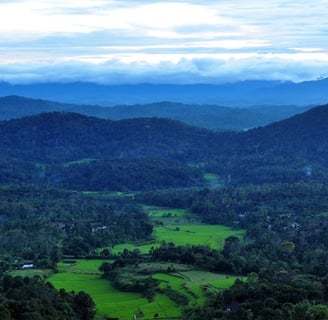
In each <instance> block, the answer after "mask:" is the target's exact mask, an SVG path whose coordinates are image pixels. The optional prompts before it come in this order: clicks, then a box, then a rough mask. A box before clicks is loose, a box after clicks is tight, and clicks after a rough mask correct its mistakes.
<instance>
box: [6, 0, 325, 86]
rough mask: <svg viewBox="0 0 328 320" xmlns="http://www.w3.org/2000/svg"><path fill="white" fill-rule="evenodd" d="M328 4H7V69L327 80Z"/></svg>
mask: <svg viewBox="0 0 328 320" xmlns="http://www.w3.org/2000/svg"><path fill="white" fill-rule="evenodd" d="M327 4H328V1H327V0H309V1H307V2H301V1H296V0H290V1H285V0H268V1H266V2H263V1H259V0H254V1H251V2H246V1H243V0H222V1H214V0H213V1H209V0H205V1H196V0H194V1H178V0H176V1H160V0H159V1H148V0H143V1H141V0H133V1H132V0H126V1H117V0H116V1H114V0H113V1H108V0H93V1H91V0H88V1H87V0H81V1H73V0H57V1H54V0H42V1H41V0H21V1H15V0H14V1H1V2H0V42H1V43H2V46H1V47H0V68H1V69H2V71H3V75H2V77H3V79H5V78H6V79H11V81H27V79H28V78H30V79H33V80H38V81H40V80H42V77H43V76H44V75H47V77H53V78H55V77H56V76H57V77H58V79H62V80H63V79H64V78H65V77H64V76H61V75H60V74H59V73H57V72H56V68H59V69H61V68H62V67H63V66H65V68H64V69H65V70H67V69H70V70H72V74H71V76H72V77H75V78H77V77H78V76H81V77H83V79H85V77H89V78H88V79H98V81H100V80H99V79H101V81H108V79H110V81H114V79H115V77H116V79H117V81H123V80H124V81H136V80H137V79H139V80H140V81H145V80H147V79H151V80H152V81H155V82H156V81H157V82H161V81H168V80H169V79H170V76H171V75H173V74H174V77H172V78H174V79H176V80H179V81H191V80H192V81H198V82H202V81H218V80H217V79H218V78H220V77H221V78H222V79H226V78H229V77H230V78H232V77H235V79H241V78H245V77H253V78H259V77H263V78H279V77H281V78H284V79H285V78H286V79H291V80H295V81H299V80H300V79H306V77H308V78H315V77H319V76H328V72H327V67H326V64H327V60H328V59H327V56H328V42H327V41H326V39H327V36H328V28H327V27H326V18H327V16H328V6H327ZM69 66H71V68H70V67H69ZM79 69H81V70H79ZM179 72H180V73H181V76H178V74H179ZM156 77H157V78H156ZM44 79H47V78H46V77H45V76H44ZM122 79H123V80H122ZM129 79H130V80H129ZM53 80H55V79H53ZM75 80H78V79H75ZM149 81H150V80H149Z"/></svg>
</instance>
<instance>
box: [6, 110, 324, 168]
mask: <svg viewBox="0 0 328 320" xmlns="http://www.w3.org/2000/svg"><path fill="white" fill-rule="evenodd" d="M327 119H328V106H320V107H316V108H313V109H311V110H309V111H307V112H304V113H302V114H299V115H296V116H294V117H292V118H289V119H287V120H283V121H279V122H276V123H273V124H270V125H268V126H266V127H260V128H256V129H252V130H249V131H246V132H240V133H232V132H226V133H215V132H211V131H208V130H205V129H200V128H196V127H192V126H189V125H185V124H183V123H181V122H178V121H174V120H169V119H160V118H138V119H130V120H129V119H128V120H120V121H111V120H104V119H98V118H94V117H87V116H84V115H81V114H76V113H67V112H54V113H44V114H40V115H36V116H31V117H26V118H22V119H16V120H10V121H5V122H0V135H1V137H2V138H1V141H0V147H1V150H2V151H1V153H2V155H8V156H12V157H15V158H19V159H23V160H29V161H30V160H33V161H43V162H63V161H74V160H78V159H81V158H122V159H123V158H126V159H133V158H140V157H142V158H146V157H152V158H156V157H161V158H167V159H174V160H181V161H205V160H212V159H213V157H222V156H223V157H234V156H238V157H242V156H259V157H261V156H265V155H271V156H291V157H301V158H304V159H310V160H315V161H318V162H320V163H326V162H327V161H328V139H327V138H326V137H327V134H328V122H327Z"/></svg>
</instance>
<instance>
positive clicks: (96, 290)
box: [49, 260, 181, 320]
mask: <svg viewBox="0 0 328 320" xmlns="http://www.w3.org/2000/svg"><path fill="white" fill-rule="evenodd" d="M100 265H101V261H100V260H87V261H86V260H77V263H76V264H75V265H74V266H72V268H71V270H69V269H67V268H66V269H65V271H64V272H59V273H57V274H55V275H53V276H52V277H51V278H50V279H49V282H51V283H52V284H53V285H54V286H55V287H56V288H57V289H61V288H64V289H66V290H67V291H74V292H79V291H85V292H87V293H89V294H90V296H91V297H92V298H93V300H94V302H95V303H96V308H97V318H98V319H101V318H102V317H103V316H105V315H107V316H110V317H113V318H119V319H121V320H125V319H133V315H134V314H139V315H141V314H143V317H144V318H145V319H152V318H154V315H155V314H156V313H157V314H158V315H159V316H160V317H179V316H180V315H181V309H180V308H179V306H177V305H176V304H175V303H174V302H173V301H172V300H170V299H169V298H168V297H167V296H165V295H161V294H158V295H156V299H155V300H154V301H153V302H148V300H147V299H146V298H144V297H143V296H142V295H141V294H139V293H133V292H122V291H119V290H117V289H115V288H114V287H113V286H112V284H111V282H110V281H108V280H105V279H102V278H101V277H100V275H99V274H97V273H98V268H99V266H100ZM92 266H93V268H94V269H91V268H90V267H92ZM61 267H62V264H60V265H59V269H60V268H61ZM91 271H93V274H92V273H90V272H91ZM78 272H80V273H78Z"/></svg>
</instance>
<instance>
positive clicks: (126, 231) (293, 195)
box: [0, 106, 328, 320]
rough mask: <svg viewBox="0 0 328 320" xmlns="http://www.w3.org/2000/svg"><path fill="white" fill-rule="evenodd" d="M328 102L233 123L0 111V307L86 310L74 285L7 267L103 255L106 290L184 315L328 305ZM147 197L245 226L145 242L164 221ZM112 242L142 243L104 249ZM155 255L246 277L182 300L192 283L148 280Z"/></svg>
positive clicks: (238, 315) (25, 315)
mask: <svg viewBox="0 0 328 320" xmlns="http://www.w3.org/2000/svg"><path fill="white" fill-rule="evenodd" d="M327 115H328V109H327V106H321V107H317V108H314V109H311V110H310V111H307V112H305V113H303V114H300V115H297V116H294V117H292V118H290V119H287V120H284V121H280V122H277V123H273V124H271V125H268V126H266V127H263V128H257V129H252V130H248V131H245V132H239V133H236V132H225V133H222V132H221V133H215V132H211V131H208V130H205V129H199V128H195V127H191V126H188V125H185V124H182V123H180V122H177V121H172V120H168V119H159V118H142V119H130V120H121V121H110V120H104V119H97V118H93V117H86V116H83V115H79V114H75V113H66V112H56V113H46V114H41V115H36V116H32V117H27V118H22V119H16V120H10V121H4V122H1V123H0V134H1V140H0V148H1V149H0V150H1V152H0V184H1V185H0V274H1V280H0V281H1V282H0V315H1V319H2V318H3V319H93V318H94V317H95V305H94V302H93V301H92V299H91V298H90V296H89V295H88V294H86V293H85V292H77V293H76V292H65V291H64V290H60V291H57V290H55V289H54V288H53V287H52V286H51V285H50V284H49V283H47V277H44V278H41V277H38V276H35V277H30V278H28V277H22V276H16V277H15V276H13V275H12V272H15V271H16V272H17V271H21V270H22V269H23V267H24V266H26V265H30V266H31V265H32V266H33V268H35V269H39V270H47V272H50V273H52V274H56V273H57V272H58V263H60V262H61V261H63V260H65V259H66V260H67V259H80V258H84V259H86V260H87V259H95V258H96V259H99V260H102V261H103V260H104V263H102V265H101V267H100V269H99V271H97V272H100V273H101V275H102V277H103V279H106V281H109V282H110V283H111V285H113V288H115V290H121V291H122V292H138V293H141V294H142V295H143V296H144V297H145V298H146V299H148V300H149V302H151V301H153V300H154V299H155V297H156V295H160V294H165V295H167V297H169V298H170V299H171V300H172V301H174V302H175V303H176V304H177V305H179V306H180V307H181V310H182V318H184V319H195V320H196V319H257V320H262V319H287V320H294V319H295V320H296V319H304V320H312V319H313V320H320V319H327V318H328V278H327V267H328V259H327V257H328V251H327V247H328V236H327V230H328V221H327V214H328V200H327V199H328V187H327V185H326V181H327V175H328V171H327V170H328V167H327V165H328V163H327V159H328V157H327V156H328V155H327V150H328V149H327V139H326V138H325V137H326V136H327V130H328V126H327V124H326V121H325V120H326V119H327ZM152 207H157V208H172V209H173V208H180V209H185V210H186V211H188V212H190V217H192V219H194V220H195V221H197V223H198V224H200V225H209V226H211V225H223V226H227V227H230V228H231V230H243V233H242V235H240V236H228V237H226V238H225V240H224V242H223V245H222V248H219V247H217V248H212V247H210V246H209V245H206V244H203V245H192V244H187V245H178V244H176V243H174V239H172V241H161V242H160V243H157V244H156V245H152V244H154V243H155V234H154V230H155V229H156V228H160V227H163V225H164V224H165V222H163V221H165V219H164V220H163V219H162V220H161V219H160V218H161V217H156V216H155V217H151V216H150V215H149V214H148V213H147V212H148V211H147V210H146V209H145V208H152ZM166 218H168V219H172V220H174V219H176V218H177V217H175V216H173V215H172V214H171V213H167V217H166ZM174 232H176V234H177V235H179V234H181V230H180V229H179V227H176V228H175V230H174ZM189 232H190V231H189ZM122 243H132V244H138V243H146V244H150V246H149V250H148V251H147V252H141V251H140V250H138V249H124V250H121V251H115V250H114V247H115V246H116V245H118V244H122ZM69 261H70V260H69ZM159 265H162V266H165V270H166V271H165V272H166V273H167V274H170V273H172V272H173V270H175V269H176V268H179V267H181V266H188V267H191V268H193V270H201V271H204V272H213V273H222V274H226V275H231V276H232V275H233V276H236V275H237V276H240V277H245V279H246V280H244V281H241V280H236V281H235V283H234V284H233V285H232V286H229V287H228V288H226V289H224V290H223V289H222V290H212V289H213V288H212V289H211V288H210V289H208V288H207V289H206V290H205V289H204V290H205V291H206V302H205V304H189V301H190V300H191V299H192V293H190V292H187V294H182V293H181V292H178V291H176V290H174V289H173V288H170V287H166V288H163V286H161V285H160V281H159V280H158V279H156V278H155V277H154V273H155V271H154V270H150V269H151V268H149V267H148V266H153V268H155V267H156V266H157V267H156V268H159V267H158V266H159ZM145 266H147V267H145ZM97 274H98V273H97ZM154 317H155V315H154Z"/></svg>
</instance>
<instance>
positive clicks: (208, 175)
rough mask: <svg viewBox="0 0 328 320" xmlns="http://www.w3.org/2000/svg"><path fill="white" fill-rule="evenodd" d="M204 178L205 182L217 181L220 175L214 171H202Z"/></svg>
mask: <svg viewBox="0 0 328 320" xmlns="http://www.w3.org/2000/svg"><path fill="white" fill-rule="evenodd" d="M203 178H204V180H206V181H207V182H218V181H219V179H220V177H219V175H217V174H215V173H209V172H208V173H204V175H203Z"/></svg>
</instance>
